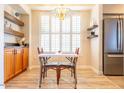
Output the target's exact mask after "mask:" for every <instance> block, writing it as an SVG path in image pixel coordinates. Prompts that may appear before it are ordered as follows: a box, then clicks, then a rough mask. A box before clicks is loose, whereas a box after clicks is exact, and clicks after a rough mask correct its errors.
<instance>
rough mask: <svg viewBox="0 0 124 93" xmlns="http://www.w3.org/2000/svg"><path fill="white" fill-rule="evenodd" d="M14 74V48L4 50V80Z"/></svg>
mask: <svg viewBox="0 0 124 93" xmlns="http://www.w3.org/2000/svg"><path fill="white" fill-rule="evenodd" d="M13 76H14V48H6V49H5V50H4V82H6V81H7V80H9V79H10V78H12V77H13Z"/></svg>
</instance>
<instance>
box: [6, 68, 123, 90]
mask: <svg viewBox="0 0 124 93" xmlns="http://www.w3.org/2000/svg"><path fill="white" fill-rule="evenodd" d="M77 79H78V84H77V88H78V89H116V88H117V89H118V88H124V76H107V77H106V76H104V75H97V74H96V73H95V72H93V71H92V70H91V69H86V68H83V69H77ZM73 81H74V79H73V77H71V75H70V72H69V71H67V70H63V71H62V73H61V79H60V84H59V86H57V84H56V73H55V71H54V70H49V71H48V76H47V77H46V78H45V79H44V81H43V83H42V87H41V89H73V88H74V83H73ZM38 82H39V68H37V69H32V70H27V71H25V72H23V73H22V74H20V75H19V76H17V77H15V78H13V79H12V80H10V81H8V82H7V83H6V84H5V87H6V88H7V89H38Z"/></svg>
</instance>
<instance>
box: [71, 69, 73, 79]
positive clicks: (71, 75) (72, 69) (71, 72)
mask: <svg viewBox="0 0 124 93" xmlns="http://www.w3.org/2000/svg"><path fill="white" fill-rule="evenodd" d="M72 76H73V69H71V77H72Z"/></svg>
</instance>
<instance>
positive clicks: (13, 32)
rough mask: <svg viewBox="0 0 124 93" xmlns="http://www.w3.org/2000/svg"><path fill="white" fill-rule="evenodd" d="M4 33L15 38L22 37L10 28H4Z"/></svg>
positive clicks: (21, 34)
mask: <svg viewBox="0 0 124 93" xmlns="http://www.w3.org/2000/svg"><path fill="white" fill-rule="evenodd" d="M4 33H6V34H10V35H15V36H18V37H24V33H21V32H18V31H15V30H13V29H12V28H9V27H5V29H4Z"/></svg>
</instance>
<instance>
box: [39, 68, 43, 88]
mask: <svg viewBox="0 0 124 93" xmlns="http://www.w3.org/2000/svg"><path fill="white" fill-rule="evenodd" d="M42 74H43V72H42V67H41V68H40V81H39V88H41V83H42Z"/></svg>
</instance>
